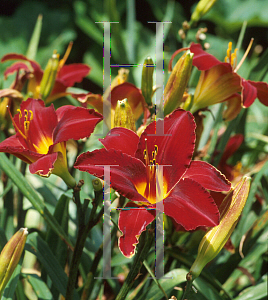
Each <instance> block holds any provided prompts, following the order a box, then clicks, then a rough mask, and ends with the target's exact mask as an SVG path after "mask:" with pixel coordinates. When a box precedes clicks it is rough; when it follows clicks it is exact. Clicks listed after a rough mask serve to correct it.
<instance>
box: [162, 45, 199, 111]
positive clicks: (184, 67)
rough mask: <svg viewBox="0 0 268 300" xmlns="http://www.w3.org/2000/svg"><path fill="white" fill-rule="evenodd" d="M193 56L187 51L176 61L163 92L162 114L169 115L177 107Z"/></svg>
mask: <svg viewBox="0 0 268 300" xmlns="http://www.w3.org/2000/svg"><path fill="white" fill-rule="evenodd" d="M193 56H194V54H193V53H191V52H190V50H187V51H186V52H185V53H184V54H183V56H182V57H181V58H180V59H179V60H178V61H177V63H176V65H175V67H174V69H173V71H172V73H171V75H170V77H169V79H168V82H167V84H166V87H165V90H164V114H165V115H168V114H170V113H171V112H172V111H173V110H174V109H176V108H177V107H179V105H180V104H181V102H182V99H183V93H184V91H185V89H186V86H187V84H188V81H189V78H190V75H191V70H192V64H193Z"/></svg>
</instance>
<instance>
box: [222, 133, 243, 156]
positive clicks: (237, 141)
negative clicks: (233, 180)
mask: <svg viewBox="0 0 268 300" xmlns="http://www.w3.org/2000/svg"><path fill="white" fill-rule="evenodd" d="M243 141H244V136H243V134H235V135H234V136H232V137H231V138H230V139H229V141H228V143H227V145H226V147H225V149H224V152H223V155H222V157H221V161H226V160H227V159H228V158H229V157H231V156H232V155H233V154H234V153H235V152H236V150H237V149H238V148H239V147H240V145H241V144H242V143H243Z"/></svg>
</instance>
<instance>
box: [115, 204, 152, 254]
mask: <svg viewBox="0 0 268 300" xmlns="http://www.w3.org/2000/svg"><path fill="white" fill-rule="evenodd" d="M154 218H155V210H148V209H146V208H145V207H141V206H138V205H136V204H134V203H128V204H127V205H126V207H125V208H124V209H123V210H121V212H120V214H119V219H118V227H119V229H120V230H121V232H122V234H123V235H122V236H120V238H119V249H120V250H121V252H122V253H123V255H125V256H126V257H129V258H130V257H132V256H133V255H134V252H135V248H136V245H137V243H138V238H139V236H140V235H141V233H142V232H143V231H145V230H146V226H147V225H148V224H150V223H151V222H152V221H153V220H154Z"/></svg>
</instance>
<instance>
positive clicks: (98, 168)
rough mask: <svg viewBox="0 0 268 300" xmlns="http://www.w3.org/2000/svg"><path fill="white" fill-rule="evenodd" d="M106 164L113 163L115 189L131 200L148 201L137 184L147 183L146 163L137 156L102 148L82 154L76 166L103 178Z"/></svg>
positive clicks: (112, 180) (112, 183)
mask: <svg viewBox="0 0 268 300" xmlns="http://www.w3.org/2000/svg"><path fill="white" fill-rule="evenodd" d="M104 165H110V166H111V165H112V167H110V172H111V173H110V174H111V187H112V188H113V189H115V190H116V191H118V192H119V193H120V194H121V195H123V196H125V197H127V198H129V199H131V200H134V201H143V202H148V201H147V199H145V198H144V197H143V196H141V195H140V194H139V193H138V192H137V189H136V185H137V184H139V183H146V182H147V180H146V168H145V165H144V164H143V163H142V162H141V161H140V160H139V159H137V158H135V157H131V156H129V155H127V154H124V153H122V152H121V151H116V150H114V149H110V150H106V149H100V150H95V151H93V152H87V153H83V154H81V155H80V156H79V157H78V159H77V161H76V163H75V165H74V167H75V168H76V169H78V170H80V171H85V172H88V173H90V174H92V175H94V176H97V177H99V178H103V172H104V168H103V166H104ZM148 204H149V202H148Z"/></svg>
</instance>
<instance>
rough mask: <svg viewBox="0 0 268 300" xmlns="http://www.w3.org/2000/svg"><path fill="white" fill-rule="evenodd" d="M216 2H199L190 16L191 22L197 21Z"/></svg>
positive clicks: (203, 0) (205, 0) (202, 0)
mask: <svg viewBox="0 0 268 300" xmlns="http://www.w3.org/2000/svg"><path fill="white" fill-rule="evenodd" d="M216 1H217V0H200V1H199V2H198V4H197V6H196V8H195V10H194V12H193V14H192V16H191V22H190V23H193V22H197V21H199V20H200V19H201V18H202V17H203V16H204V15H205V14H206V13H207V12H208V11H209V10H210V9H211V7H212V6H213V5H214V4H215V2H216Z"/></svg>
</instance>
